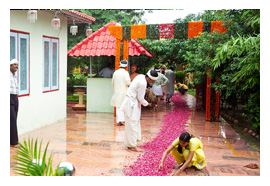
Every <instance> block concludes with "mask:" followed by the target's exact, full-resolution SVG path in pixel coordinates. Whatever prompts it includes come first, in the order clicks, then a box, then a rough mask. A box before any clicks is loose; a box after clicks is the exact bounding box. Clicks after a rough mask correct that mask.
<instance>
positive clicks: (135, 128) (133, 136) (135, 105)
mask: <svg viewBox="0 0 270 186" xmlns="http://www.w3.org/2000/svg"><path fill="white" fill-rule="evenodd" d="M157 78H158V74H157V72H156V71H154V70H149V71H148V72H147V74H146V75H143V74H139V75H137V76H136V77H135V78H134V79H133V81H132V83H131V84H130V86H129V88H128V90H127V94H126V97H125V100H124V102H123V104H122V105H121V107H120V110H122V111H123V112H124V114H125V120H126V124H125V140H124V144H125V145H126V146H127V148H128V149H129V150H132V151H136V152H140V151H142V149H140V148H138V147H137V140H139V141H140V140H141V124H140V117H141V105H143V106H151V103H148V102H147V101H146V100H145V99H144V95H145V91H146V87H147V83H154V82H155V81H156V80H157Z"/></svg>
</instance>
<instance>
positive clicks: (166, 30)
mask: <svg viewBox="0 0 270 186" xmlns="http://www.w3.org/2000/svg"><path fill="white" fill-rule="evenodd" d="M168 38H174V23H168V24H160V25H159V39H168Z"/></svg>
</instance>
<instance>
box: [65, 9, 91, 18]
mask: <svg viewBox="0 0 270 186" xmlns="http://www.w3.org/2000/svg"><path fill="white" fill-rule="evenodd" d="M67 11H68V12H71V13H73V14H76V15H79V16H81V17H84V18H87V19H90V20H92V21H96V19H95V18H94V17H91V16H89V15H87V14H84V13H81V12H78V11H76V10H67Z"/></svg>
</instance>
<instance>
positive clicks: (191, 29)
mask: <svg viewBox="0 0 270 186" xmlns="http://www.w3.org/2000/svg"><path fill="white" fill-rule="evenodd" d="M202 32H203V22H189V23H188V38H189V39H190V38H194V37H196V36H198V35H200V33H202Z"/></svg>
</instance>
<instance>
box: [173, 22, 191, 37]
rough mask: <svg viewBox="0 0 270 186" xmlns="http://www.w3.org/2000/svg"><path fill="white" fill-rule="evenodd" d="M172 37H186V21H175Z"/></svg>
mask: <svg viewBox="0 0 270 186" xmlns="http://www.w3.org/2000/svg"><path fill="white" fill-rule="evenodd" d="M174 38H176V39H188V23H175V25H174Z"/></svg>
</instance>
